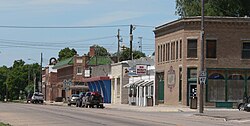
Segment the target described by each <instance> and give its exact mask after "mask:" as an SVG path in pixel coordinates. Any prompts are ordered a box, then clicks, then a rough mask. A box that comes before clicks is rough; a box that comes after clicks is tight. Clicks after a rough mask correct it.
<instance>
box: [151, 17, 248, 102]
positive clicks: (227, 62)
mask: <svg viewBox="0 0 250 126" xmlns="http://www.w3.org/2000/svg"><path fill="white" fill-rule="evenodd" d="M200 29H201V17H189V18H183V19H179V20H176V21H173V22H169V23H166V24H164V25H161V26H158V27H156V29H155V30H154V33H155V60H156V61H155V68H156V98H157V100H156V102H157V103H158V104H159V103H164V104H174V105H177V104H183V105H189V104H190V97H191V96H199V87H200V86H199V84H198V76H199V72H200V64H201V63H200V58H201V42H200V40H201V31H200ZM249 35H250V18H248V17H246V18H241V17H206V18H205V43H204V45H205V50H204V53H205V71H206V72H207V82H206V85H205V90H204V91H205V93H204V101H205V103H206V105H213V106H222V107H223V106H224V107H226V106H229V107H230V106H232V105H233V104H234V103H236V102H239V101H241V100H242V99H243V96H245V95H248V96H249V95H250V68H249V65H250V36H249ZM198 99H199V97H198Z"/></svg>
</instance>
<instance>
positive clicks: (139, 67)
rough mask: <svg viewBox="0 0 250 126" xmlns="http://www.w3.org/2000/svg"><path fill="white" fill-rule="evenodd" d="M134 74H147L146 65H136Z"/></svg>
mask: <svg viewBox="0 0 250 126" xmlns="http://www.w3.org/2000/svg"><path fill="white" fill-rule="evenodd" d="M136 74H137V75H146V74H147V65H136Z"/></svg>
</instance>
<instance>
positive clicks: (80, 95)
mask: <svg viewBox="0 0 250 126" xmlns="http://www.w3.org/2000/svg"><path fill="white" fill-rule="evenodd" d="M85 94H86V93H85V92H80V93H79V98H78V99H76V107H82V99H83V97H85Z"/></svg>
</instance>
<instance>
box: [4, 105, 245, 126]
mask: <svg viewBox="0 0 250 126" xmlns="http://www.w3.org/2000/svg"><path fill="white" fill-rule="evenodd" d="M194 114H195V113H194V112H136V111H126V110H117V109H114V110H113V109H96V108H76V107H74V106H71V107H68V106H51V105H38V104H18V103H0V122H4V123H9V124H11V125H13V126H71V125H76V126H79V125H81V126H89V125H92V126H140V125H143V126H217V125H218V126H219V125H221V126H235V125H240V126H249V125H250V122H247V121H225V120H223V119H220V118H210V117H206V116H195V115H194ZM249 114H250V113H249Z"/></svg>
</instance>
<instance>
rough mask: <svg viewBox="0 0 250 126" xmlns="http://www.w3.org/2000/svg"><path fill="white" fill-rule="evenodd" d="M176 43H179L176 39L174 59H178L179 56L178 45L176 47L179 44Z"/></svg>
mask: <svg viewBox="0 0 250 126" xmlns="http://www.w3.org/2000/svg"><path fill="white" fill-rule="evenodd" d="M178 43H179V42H178V41H176V53H175V54H176V56H175V58H176V59H178V58H179V47H178V46H179V44H178Z"/></svg>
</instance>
